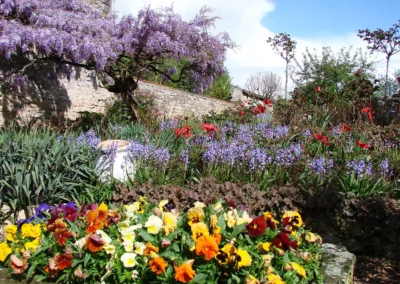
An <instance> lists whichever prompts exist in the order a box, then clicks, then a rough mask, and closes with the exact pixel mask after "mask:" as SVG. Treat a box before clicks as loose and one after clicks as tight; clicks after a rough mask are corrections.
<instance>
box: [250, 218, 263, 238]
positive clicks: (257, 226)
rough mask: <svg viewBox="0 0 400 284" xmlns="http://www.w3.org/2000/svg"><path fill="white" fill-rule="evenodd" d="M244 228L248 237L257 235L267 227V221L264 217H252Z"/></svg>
mask: <svg viewBox="0 0 400 284" xmlns="http://www.w3.org/2000/svg"><path fill="white" fill-rule="evenodd" d="M246 228H247V231H248V232H249V236H250V237H259V236H261V235H262V234H263V233H264V231H265V229H266V228H267V222H266V221H265V219H264V217H262V216H259V217H257V218H254V219H253V221H251V222H250V223H249V224H248V225H247V226H246Z"/></svg>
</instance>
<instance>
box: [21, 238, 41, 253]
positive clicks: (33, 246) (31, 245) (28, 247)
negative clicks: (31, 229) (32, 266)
mask: <svg viewBox="0 0 400 284" xmlns="http://www.w3.org/2000/svg"><path fill="white" fill-rule="evenodd" d="M38 246H39V238H36V239H34V240H33V241H31V242H26V243H25V244H24V248H25V250H29V251H31V252H35V251H36V250H37V247H38Z"/></svg>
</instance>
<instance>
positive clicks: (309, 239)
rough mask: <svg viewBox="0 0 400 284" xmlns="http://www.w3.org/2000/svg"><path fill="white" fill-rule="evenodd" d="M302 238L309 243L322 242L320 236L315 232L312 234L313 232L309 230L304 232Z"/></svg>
mask: <svg viewBox="0 0 400 284" xmlns="http://www.w3.org/2000/svg"><path fill="white" fill-rule="evenodd" d="M304 238H305V239H306V241H307V242H309V243H317V244H320V243H322V238H321V237H320V236H318V235H317V234H314V233H311V232H307V233H306V234H305V237H304Z"/></svg>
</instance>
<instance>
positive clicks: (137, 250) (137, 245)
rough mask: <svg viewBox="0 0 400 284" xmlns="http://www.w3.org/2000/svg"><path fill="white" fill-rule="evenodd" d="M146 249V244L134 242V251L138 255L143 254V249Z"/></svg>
mask: <svg viewBox="0 0 400 284" xmlns="http://www.w3.org/2000/svg"><path fill="white" fill-rule="evenodd" d="M145 249H146V245H145V244H144V243H142V242H136V243H135V253H137V254H139V255H143V253H144V250H145Z"/></svg>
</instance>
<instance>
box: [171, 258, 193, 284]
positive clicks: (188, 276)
mask: <svg viewBox="0 0 400 284" xmlns="http://www.w3.org/2000/svg"><path fill="white" fill-rule="evenodd" d="M192 265H193V261H187V262H185V263H184V264H182V265H181V266H177V265H176V264H175V263H174V270H175V280H176V281H179V282H182V283H188V282H190V281H192V280H193V278H194V277H195V276H196V272H195V271H194V270H193V269H192Z"/></svg>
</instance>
